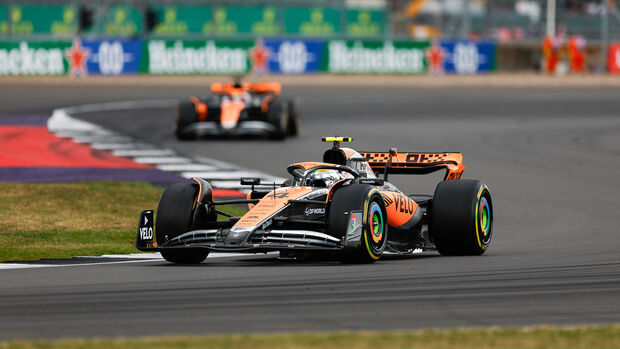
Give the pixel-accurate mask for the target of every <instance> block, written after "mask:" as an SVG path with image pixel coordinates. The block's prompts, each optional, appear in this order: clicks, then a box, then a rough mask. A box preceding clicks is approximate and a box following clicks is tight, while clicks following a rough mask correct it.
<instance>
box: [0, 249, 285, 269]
mask: <svg viewBox="0 0 620 349" xmlns="http://www.w3.org/2000/svg"><path fill="white" fill-rule="evenodd" d="M255 255H270V256H275V255H277V252H269V253H266V254H265V253H220V252H213V253H209V257H207V259H206V262H207V263H208V261H209V259H213V258H224V257H247V256H255ZM77 258H85V259H87V258H92V259H102V260H105V259H113V258H126V259H130V260H127V261H113V262H90V263H74V264H28V263H0V270H15V269H36V268H61V267H87V266H95V265H107V264H130V263H145V262H157V261H160V262H164V259H163V258H162V257H161V255H160V254H159V253H132V254H126V255H123V254H111V255H103V256H98V257H96V256H92V257H91V256H81V257H77Z"/></svg>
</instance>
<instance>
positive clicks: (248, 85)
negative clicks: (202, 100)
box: [211, 82, 282, 95]
mask: <svg viewBox="0 0 620 349" xmlns="http://www.w3.org/2000/svg"><path fill="white" fill-rule="evenodd" d="M243 90H250V91H254V92H256V93H268V92H272V93H273V94H275V95H279V94H280V92H281V91H282V85H281V84H280V83H279V82H253V83H252V82H244V83H242V84H235V83H232V82H225V83H221V82H214V83H212V84H211V92H213V93H220V94H231V93H233V92H234V91H243Z"/></svg>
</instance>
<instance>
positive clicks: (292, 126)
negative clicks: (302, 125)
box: [286, 99, 299, 137]
mask: <svg viewBox="0 0 620 349" xmlns="http://www.w3.org/2000/svg"><path fill="white" fill-rule="evenodd" d="M287 104H288V108H287V114H288V126H287V129H286V133H287V135H288V136H289V137H295V136H297V134H298V133H299V102H298V101H297V100H296V99H289V100H288V101H287Z"/></svg>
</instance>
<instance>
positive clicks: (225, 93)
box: [175, 81, 299, 140]
mask: <svg viewBox="0 0 620 349" xmlns="http://www.w3.org/2000/svg"><path fill="white" fill-rule="evenodd" d="M281 91H282V86H281V85H280V83H279V82H261V83H249V82H245V83H241V82H239V81H235V82H231V83H219V82H216V83H213V84H211V92H212V94H211V95H209V96H207V97H204V98H198V97H190V99H189V101H182V102H180V103H179V104H178V106H177V113H176V132H175V134H176V136H177V138H179V139H183V140H186V139H197V138H204V137H216V136H220V137H222V136H267V137H269V138H271V139H284V138H285V137H287V136H289V137H290V136H296V135H297V132H298V130H299V103H298V102H297V101H296V100H294V99H283V98H281V96H280V92H281Z"/></svg>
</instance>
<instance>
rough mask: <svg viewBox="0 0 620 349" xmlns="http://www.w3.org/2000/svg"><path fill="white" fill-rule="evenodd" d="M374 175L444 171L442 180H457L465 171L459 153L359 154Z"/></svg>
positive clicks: (461, 156)
mask: <svg viewBox="0 0 620 349" xmlns="http://www.w3.org/2000/svg"><path fill="white" fill-rule="evenodd" d="M360 154H361V155H362V156H363V157H365V158H366V160H368V164H369V165H370V167H371V168H372V169H373V171H375V172H376V173H383V172H385V170H386V165H387V172H388V173H393V174H426V173H431V172H435V171H438V170H442V169H445V170H446V175H445V176H444V179H446V180H448V179H459V178H461V175H462V174H463V171H464V170H465V165H463V155H462V154H461V153H456V152H454V153H450V152H444V153H399V152H393V153H392V159H391V162H390V153H389V152H360Z"/></svg>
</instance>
